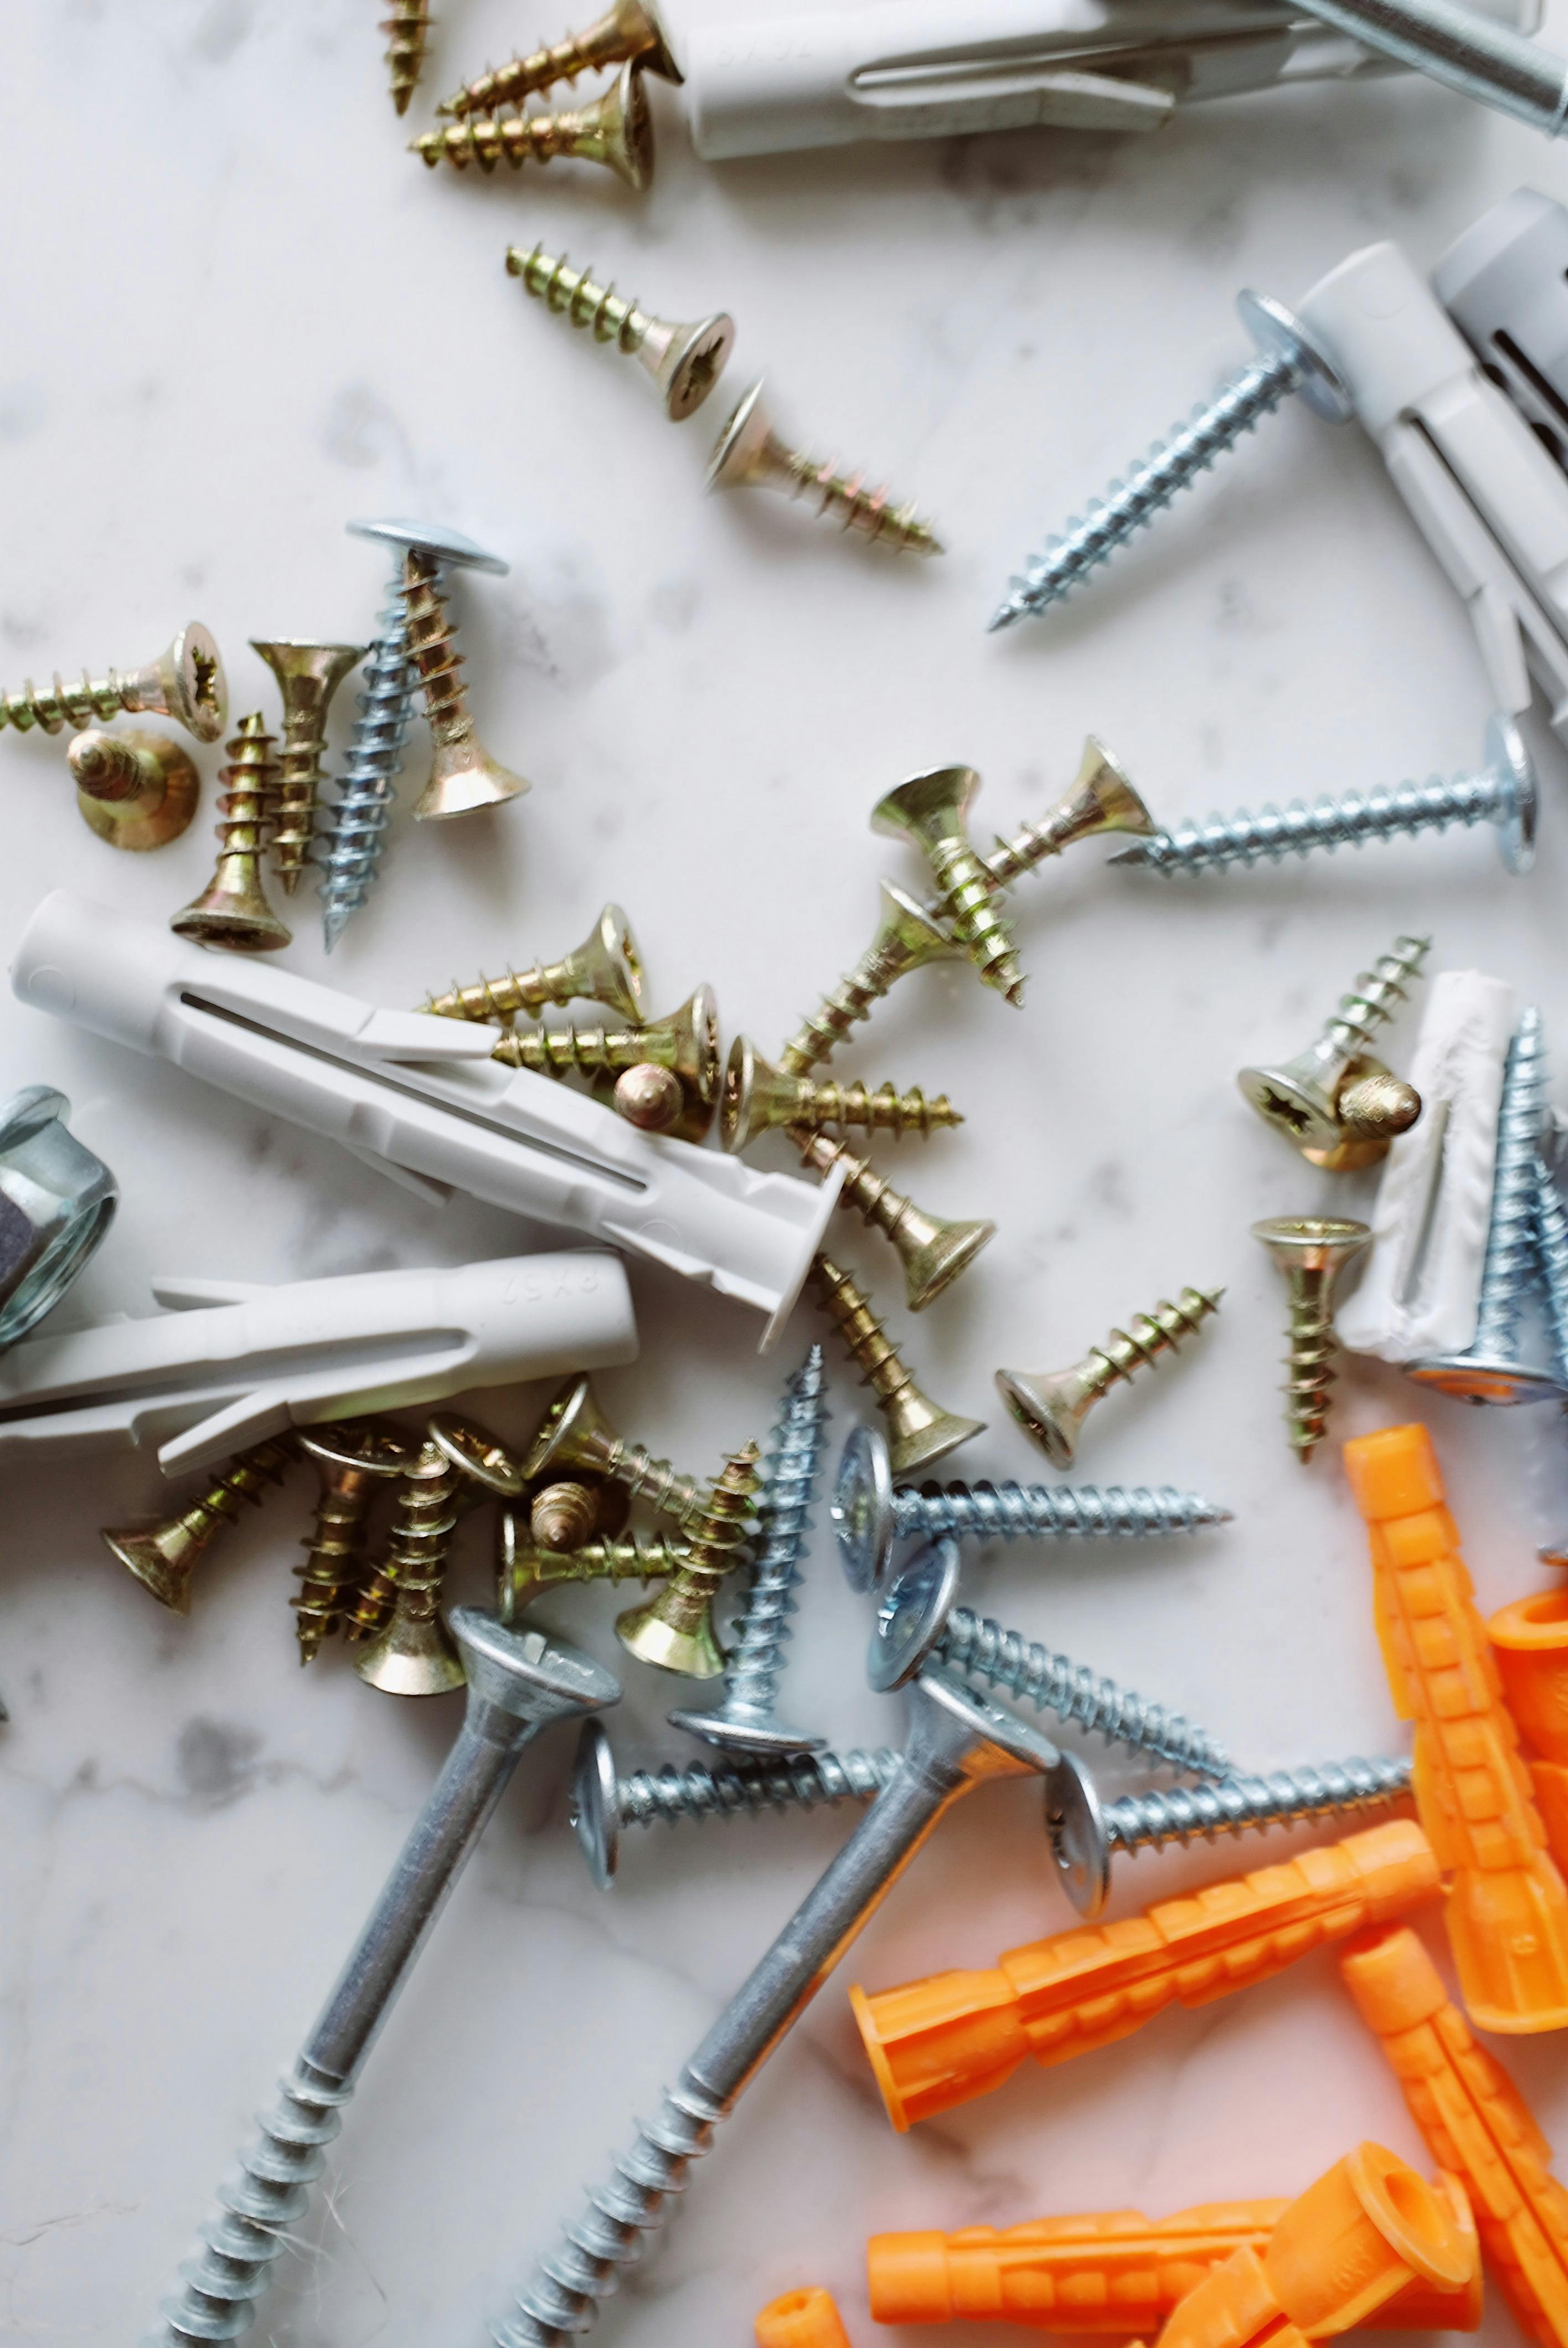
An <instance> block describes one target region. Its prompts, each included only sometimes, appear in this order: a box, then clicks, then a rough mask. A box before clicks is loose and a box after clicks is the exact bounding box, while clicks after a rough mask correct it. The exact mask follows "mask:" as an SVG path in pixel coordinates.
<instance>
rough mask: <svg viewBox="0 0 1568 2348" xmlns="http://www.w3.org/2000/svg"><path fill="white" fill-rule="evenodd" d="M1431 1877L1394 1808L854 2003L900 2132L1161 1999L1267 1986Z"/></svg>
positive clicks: (1401, 1906) (1421, 1893)
mask: <svg viewBox="0 0 1568 2348" xmlns="http://www.w3.org/2000/svg"><path fill="white" fill-rule="evenodd" d="M1438 1882H1439V1878H1438V1869H1437V1862H1436V1860H1435V1859H1433V1857H1432V1851H1431V1846H1430V1843H1429V1842H1428V1840H1427V1838H1426V1836H1425V1835H1424V1834H1423V1833H1422V1832H1421V1829H1420V1828H1419V1826H1418V1825H1417V1824H1416V1822H1415V1820H1414V1819H1413V1818H1394V1819H1391V1820H1390V1821H1389V1824H1388V1825H1386V1826H1380V1827H1372V1828H1368V1830H1367V1831H1366V1832H1365V1833H1363V1834H1354V1835H1347V1836H1346V1837H1345V1838H1344V1839H1343V1841H1340V1842H1336V1843H1328V1844H1327V1845H1326V1846H1325V1847H1324V1848H1323V1849H1320V1850H1304V1851H1301V1852H1298V1853H1297V1855H1296V1857H1295V1858H1294V1859H1286V1860H1284V1861H1282V1862H1281V1863H1280V1864H1278V1865H1277V1866H1275V1867H1260V1868H1259V1869H1256V1871H1255V1873H1253V1874H1251V1875H1236V1876H1232V1877H1230V1878H1228V1879H1226V1880H1225V1881H1224V1882H1222V1883H1211V1884H1209V1885H1208V1886H1207V1888H1206V1889H1205V1890H1202V1891H1195V1892H1192V1893H1190V1894H1189V1895H1188V1896H1187V1897H1185V1898H1184V1899H1181V1900H1162V1901H1161V1902H1160V1903H1159V1905H1158V1906H1156V1907H1153V1908H1146V1909H1145V1910H1143V1914H1142V1915H1141V1916H1129V1917H1127V1918H1125V1919H1124V1920H1123V1921H1122V1922H1120V1923H1115V1924H1097V1925H1090V1926H1085V1927H1083V1928H1081V1929H1080V1930H1077V1931H1068V1932H1058V1933H1057V1934H1056V1935H1055V1936H1054V1937H1053V1938H1052V1939H1050V1940H1049V1941H1034V1942H1032V1943H1031V1944H1030V1946H1029V1947H1027V1948H1022V1949H1011V1950H1009V1952H1008V1953H1007V1954H1006V1955H1005V1956H1003V1957H1002V1958H1001V1959H1000V1960H999V1962H998V1965H997V1968H996V1970H995V1971H994V1972H949V1973H934V1974H932V1975H931V1976H930V1978H929V1979H928V1980H926V1981H918V1982H909V1983H907V1985H906V1986H905V1987H903V1988H901V1989H889V1990H880V1991H878V1992H877V1993H876V1995H875V1996H870V1997H868V1996H867V1995H866V1992H865V1991H864V1990H862V1989H859V1988H855V1989H852V1990H851V1991H850V1993H849V1995H850V2002H851V2003H852V2005H853V2006H854V2009H855V2018H856V2022H857V2023H858V2024H859V2025H860V2034H861V2037H862V2038H863V2040H864V2041H865V2044H866V2054H867V2055H869V2057H870V2060H871V2067H872V2069H873V2071H874V2072H875V2073H876V2084H877V2085H878V2086H879V2087H880V2088H881V2090H882V2096H883V2100H884V2101H885V2103H886V2106H887V2116H888V2117H889V2118H890V2119H891V2121H892V2122H893V2125H894V2127H896V2128H898V2129H900V2130H903V2129H905V2128H907V2127H910V2126H911V2125H912V2124H913V2123H914V2122H915V2121H916V2120H923V2119H929V2118H930V2117H931V2116H932V2115H933V2114H934V2113H936V2112H945V2111H948V2110H950V2109H951V2107H952V2106H954V2105H955V2104H964V2103H968V2101H969V2100H970V2099H971V2097H973V2096H984V2095H989V2093H990V2091H991V2089H992V2088H993V2087H999V2086H1000V2085H1001V2084H1002V2082H1003V2081H1004V2080H1005V2079H1009V2078H1010V2077H1011V2076H1012V2074H1013V2073H1014V2072H1015V2071H1016V2070H1017V2069H1018V2066H1019V2065H1020V2063H1021V2062H1023V2061H1024V2060H1025V2058H1026V2057H1027V2056H1029V2055H1033V2057H1034V2059H1035V2061H1036V2062H1037V2063H1040V2064H1044V2065H1050V2064H1054V2063H1065V2062H1067V2061H1069V2060H1070V2059H1071V2056H1073V2055H1083V2054H1087V2053H1088V2052H1089V2050H1090V2049H1091V2047H1095V2046H1108V2045H1110V2044H1111V2043H1112V2040H1114V2039H1117V2038H1125V2037H1127V2036H1129V2035H1130V2034H1131V2033H1132V2031H1134V2030H1140V2029H1142V2027H1143V2024H1144V2023H1145V2022H1148V2021H1149V2020H1150V2019H1151V2018H1152V2017H1153V2015H1154V2014H1156V2013H1161V2012H1162V2011H1163V2009H1164V2008H1165V2007H1166V2006H1169V2005H1204V2004H1206V2003H1208V2001H1209V2000H1210V1999H1211V1998H1216V1997H1224V1996H1225V1995H1226V1994H1227V1993H1228V1992H1229V1991H1231V1990H1233V1989H1245V1987H1246V1986H1247V1984H1248V1983H1249V1982H1256V1981H1266V1980H1267V1979H1268V1978H1269V1976H1270V1975H1271V1974H1273V1973H1277V1972H1283V1971H1284V1970H1285V1968H1286V1965H1288V1964H1293V1963H1294V1962H1295V1961H1296V1958H1297V1957H1304V1956H1306V1955H1307V1952H1308V1951H1309V1950H1312V1949H1317V1948H1321V1947H1322V1946H1323V1944H1324V1943H1325V1942H1326V1941H1337V1940H1343V1939H1344V1938H1345V1937H1346V1935H1347V1934H1348V1933H1350V1932H1356V1931H1360V1930H1361V1929H1362V1928H1363V1926H1365V1925H1368V1924H1375V1923H1381V1922H1383V1921H1386V1920H1387V1919H1388V1918H1389V1917H1392V1916H1399V1915H1402V1914H1403V1913H1404V1911H1405V1910H1406V1909H1407V1908H1410V1907H1413V1906H1414V1905H1415V1904H1416V1902H1417V1901H1418V1900H1429V1899H1430V1898H1431V1897H1432V1895H1433V1893H1434V1892H1435V1891H1436V1890H1437V1889H1438Z"/></svg>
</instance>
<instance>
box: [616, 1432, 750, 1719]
mask: <svg viewBox="0 0 1568 2348" xmlns="http://www.w3.org/2000/svg"><path fill="white" fill-rule="evenodd" d="M759 1457H760V1454H759V1451H758V1448H757V1446H756V1445H755V1444H754V1443H748V1444H747V1445H746V1446H745V1447H744V1449H743V1450H741V1451H737V1452H736V1453H735V1454H734V1455H733V1457H732V1458H730V1459H727V1460H726V1461H725V1463H724V1468H723V1473H722V1474H721V1475H720V1477H719V1478H718V1480H717V1482H716V1483H714V1484H713V1485H712V1486H711V1487H710V1488H709V1490H708V1493H707V1496H706V1498H704V1499H703V1501H702V1505H701V1506H700V1507H699V1508H697V1509H694V1510H693V1511H692V1514H691V1516H690V1517H689V1518H688V1519H687V1523H686V1529H685V1549H686V1554H685V1556H684V1557H683V1558H682V1560H681V1562H680V1564H679V1565H678V1566H677V1567H676V1568H675V1570H674V1571H673V1572H672V1573H671V1575H670V1577H669V1579H668V1580H667V1581H666V1582H665V1584H664V1587H663V1588H662V1589H661V1591H660V1592H659V1594H658V1596H657V1597H656V1598H652V1599H650V1600H649V1601H648V1603H647V1604H646V1605H643V1606H636V1607H633V1608H632V1609H631V1610H630V1612H628V1613H625V1614H621V1615H619V1616H618V1617H617V1618H616V1624H615V1635H616V1637H617V1638H618V1639H619V1640H620V1643H621V1645H622V1646H623V1647H624V1648H625V1649H626V1651H627V1653H629V1654H632V1655H636V1656H637V1657H638V1658H639V1660H640V1661H641V1662H642V1663H653V1664H656V1665H657V1666H658V1668H659V1669H660V1670H661V1671H666V1672H681V1673H684V1674H685V1676H686V1677H687V1678H688V1679H694V1680H711V1679H716V1678H717V1677H718V1676H719V1673H721V1672H722V1671H723V1668H724V1656H723V1649H722V1648H721V1647H720V1645H719V1642H718V1637H717V1634H716V1633H715V1632H714V1629H713V1601H714V1599H715V1598H716V1597H717V1595H718V1593H719V1591H720V1589H721V1588H722V1587H723V1581H724V1579H725V1576H726V1575H728V1574H730V1573H733V1570H734V1569H735V1567H736V1566H737V1565H738V1564H739V1563H740V1549H741V1544H742V1542H743V1540H745V1537H746V1530H747V1528H748V1526H749V1525H750V1523H751V1519H752V1513H753V1500H754V1498H755V1495H756V1489H757V1485H758V1482H759V1481H760V1478H759V1477H758V1473H757V1461H758V1458H759Z"/></svg>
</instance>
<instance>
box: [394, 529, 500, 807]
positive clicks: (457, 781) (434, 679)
mask: <svg viewBox="0 0 1568 2348" xmlns="http://www.w3.org/2000/svg"><path fill="white" fill-rule="evenodd" d="M440 576H441V565H440V563H439V561H437V560H436V557H435V555H433V554H427V553H425V551H423V550H422V549H421V548H419V547H416V546H411V547H410V548H409V550H408V552H407V553H406V554H405V557H404V561H403V600H404V604H405V608H406V611H407V613H408V658H409V661H410V663H411V664H412V666H413V668H414V671H415V675H416V676H417V677H418V679H419V683H420V686H421V689H422V690H423V693H424V695H425V718H426V720H427V721H428V724H429V726H430V738H431V741H432V742H433V743H434V745H435V750H436V755H435V757H434V758H433V759H432V761H431V767H430V779H429V781H428V782H427V783H426V784H425V788H424V789H423V791H421V793H420V795H419V797H418V798H417V800H416V801H415V808H414V815H415V821H416V822H419V823H429V822H432V821H434V820H436V819H442V818H446V817H450V816H458V815H472V814H473V813H474V812H475V810H476V809H477V808H491V807H500V806H502V805H504V803H505V802H506V801H507V799H515V798H520V797H521V795H522V794H523V792H524V791H526V790H528V788H529V786H528V784H527V783H526V782H525V781H524V780H523V778H522V777H521V776H520V775H514V774H513V773H512V772H511V770H510V769H509V768H508V767H503V766H502V765H501V763H500V761H499V759H497V758H493V757H491V756H490V753H489V752H488V750H487V749H486V747H485V746H484V744H483V743H482V742H481V741H480V739H479V736H478V735H477V733H476V731H475V728H474V720H473V716H472V715H471V713H470V711H469V708H468V695H467V692H466V688H465V686H464V684H463V680H462V678H461V677H460V676H459V675H458V674H457V672H458V670H459V669H460V668H461V667H462V665H463V655H462V654H461V653H460V652H458V651H457V650H456V644H455V643H454V637H455V633H456V632H455V630H454V628H453V625H452V623H451V621H450V620H449V619H448V618H447V616H446V598H445V596H444V595H443V594H442V592H441V590H440V587H439V585H438V584H437V582H438V581H439V579H440Z"/></svg>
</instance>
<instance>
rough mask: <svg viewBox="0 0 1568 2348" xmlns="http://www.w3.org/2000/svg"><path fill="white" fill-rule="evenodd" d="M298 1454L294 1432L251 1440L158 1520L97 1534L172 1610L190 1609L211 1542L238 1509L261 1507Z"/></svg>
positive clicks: (145, 1585)
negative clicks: (198, 1570)
mask: <svg viewBox="0 0 1568 2348" xmlns="http://www.w3.org/2000/svg"><path fill="white" fill-rule="evenodd" d="M295 1456H296V1447H295V1444H294V1440H293V1437H292V1436H280V1437H275V1438H273V1439H272V1440H270V1441H268V1442H266V1443H257V1444H253V1445H252V1446H251V1449H250V1450H248V1451H241V1452H240V1453H239V1454H238V1456H237V1457H234V1458H232V1459H231V1460H230V1462H229V1463H228V1465H227V1467H225V1468H220V1470H219V1472H218V1473H217V1474H216V1475H215V1476H213V1477H212V1478H210V1481H209V1482H208V1484H207V1485H206V1487H205V1488H204V1489H203V1490H202V1491H201V1492H200V1493H199V1494H198V1496H197V1498H195V1499H194V1500H192V1501H190V1503H189V1505H188V1506H187V1507H185V1508H183V1509H179V1511H178V1512H177V1513H176V1514H175V1515H174V1516H171V1517H169V1518H166V1519H165V1520H164V1521H163V1522H162V1523H161V1524H157V1525H150V1526H142V1525H120V1526H112V1527H108V1528H106V1529H105V1530H104V1532H103V1534H102V1536H101V1538H102V1539H103V1540H105V1541H106V1542H107V1543H108V1547H109V1549H110V1550H111V1551H112V1552H113V1554H114V1555H115V1556H116V1557H118V1560H119V1561H120V1563H121V1564H122V1565H125V1566H128V1567H129V1568H130V1570H131V1571H132V1573H134V1574H135V1576H136V1578H137V1580H138V1581H139V1582H141V1583H142V1584H143V1586H144V1587H145V1588H146V1589H148V1590H150V1591H151V1592H152V1594H153V1596H154V1597H155V1598H156V1599H157V1600H158V1601H159V1605H160V1606H167V1607H168V1608H169V1610H170V1612H173V1613H175V1614H189V1613H190V1578H191V1575H192V1573H193V1572H194V1571H195V1569H196V1567H197V1566H198V1564H199V1563H200V1560H201V1559H202V1558H204V1557H205V1556H206V1554H207V1552H208V1550H210V1548H211V1546H212V1544H213V1542H214V1541H215V1540H217V1539H218V1536H219V1534H220V1533H221V1532H222V1531H223V1529H224V1528H225V1527H226V1526H229V1525H231V1524H232V1523H233V1522H234V1520H235V1519H236V1518H237V1517H238V1515H239V1513H240V1509H241V1503H242V1502H245V1501H249V1502H250V1503H251V1506H252V1507H259V1506H260V1505H261V1501H262V1499H263V1498H265V1497H266V1493H267V1490H268V1488H269V1487H270V1486H272V1485H274V1484H281V1483H282V1480H283V1478H284V1476H285V1475H286V1473H287V1472H288V1469H289V1468H290V1467H291V1466H292V1463H293V1460H294V1458H295Z"/></svg>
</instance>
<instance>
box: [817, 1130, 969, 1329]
mask: <svg viewBox="0 0 1568 2348" xmlns="http://www.w3.org/2000/svg"><path fill="white" fill-rule="evenodd" d="M790 1139H791V1140H792V1141H793V1142H794V1146H795V1148H797V1149H798V1150H799V1151H800V1154H801V1159H802V1162H803V1164H804V1165H806V1166H813V1167H815V1169H816V1171H817V1172H818V1173H819V1174H823V1175H827V1174H831V1173H832V1171H833V1169H834V1168H835V1166H842V1167H843V1168H844V1169H845V1180H844V1187H843V1189H841V1190H840V1191H839V1194H838V1203H839V1205H840V1206H841V1207H843V1208H845V1209H846V1210H849V1211H850V1212H851V1213H854V1214H856V1215H858V1216H859V1217H860V1220H861V1221H862V1222H863V1223H869V1224H870V1226H871V1228H872V1229H873V1231H884V1232H886V1236H887V1238H888V1240H889V1241H891V1243H892V1245H893V1248H894V1249H895V1251H896V1252H897V1257H898V1261H899V1262H900V1263H901V1264H902V1265H903V1267H904V1297H905V1302H906V1303H907V1305H908V1307H909V1310H910V1312H911V1313H923V1312H924V1311H925V1309H926V1307H927V1304H931V1303H935V1302H936V1300H937V1298H938V1296H940V1295H941V1293H942V1292H943V1290H944V1289H945V1288H948V1287H950V1286H951V1285H952V1283H953V1282H954V1281H955V1280H957V1279H958V1274H959V1273H960V1272H966V1271H968V1267H969V1265H970V1264H971V1263H973V1262H974V1260H975V1258H976V1257H977V1256H978V1255H979V1252H980V1250H981V1249H982V1248H983V1247H984V1246H985V1245H986V1244H987V1242H988V1241H990V1240H993V1239H994V1238H995V1237H996V1230H997V1227H996V1225H995V1223H993V1222H990V1221H988V1220H986V1219H984V1218H983V1217H982V1218H981V1219H980V1220H978V1221H973V1222H957V1221H953V1220H949V1219H948V1218H947V1217H945V1216H942V1215H931V1214H927V1211H926V1210H925V1208H924V1207H917V1205H916V1204H915V1201H914V1200H913V1199H911V1198H908V1197H907V1196H906V1194H905V1193H904V1192H903V1191H902V1190H896V1189H894V1188H893V1185H892V1184H891V1182H889V1181H887V1180H886V1179H885V1178H884V1177H883V1176H882V1175H880V1174H878V1173H877V1171H876V1168H875V1167H874V1166H872V1165H871V1164H870V1163H869V1161H868V1160H867V1159H864V1158H856V1155H855V1154H854V1152H853V1151H852V1150H849V1149H846V1148H845V1146H844V1144H843V1142H841V1141H834V1140H832V1139H831V1138H829V1136H828V1135H826V1134H825V1133H802V1132H799V1131H794V1130H792V1132H791V1134H790Z"/></svg>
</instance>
